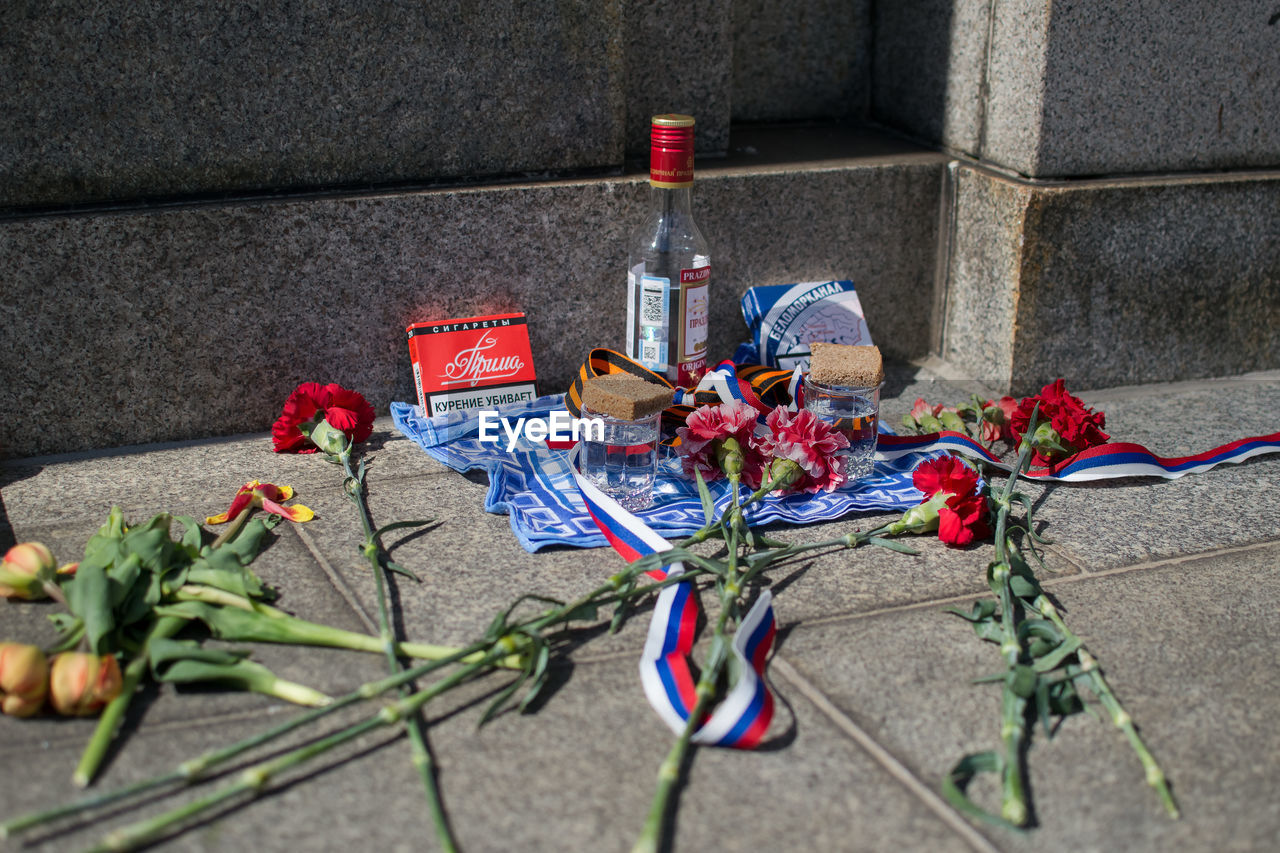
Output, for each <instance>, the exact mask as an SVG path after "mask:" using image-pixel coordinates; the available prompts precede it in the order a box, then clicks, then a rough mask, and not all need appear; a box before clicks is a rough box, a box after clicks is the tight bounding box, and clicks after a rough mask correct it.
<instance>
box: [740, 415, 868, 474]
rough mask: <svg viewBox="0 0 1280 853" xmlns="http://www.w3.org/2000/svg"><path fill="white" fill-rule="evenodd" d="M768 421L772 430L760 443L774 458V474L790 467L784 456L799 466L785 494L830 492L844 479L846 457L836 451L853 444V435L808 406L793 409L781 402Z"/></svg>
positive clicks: (763, 449) (758, 444)
mask: <svg viewBox="0 0 1280 853" xmlns="http://www.w3.org/2000/svg"><path fill="white" fill-rule="evenodd" d="M765 423H766V424H768V426H769V434H768V435H767V436H765V437H763V438H761V439H759V440H758V441H757V446H758V447H759V450H760V452H761V453H762V454H763V455H764V456H765V458H766V459H770V460H772V461H771V462H770V463H769V465H770V471H771V473H772V475H773V476H774V477H777V476H778V475H779V474H780V473H781V470H780V469H782V468H785V467H786V466H781V465H778V462H779V461H780V460H785V461H790V462H794V463H795V464H796V465H797V466H798V467H799V475H798V476H797V478H796V479H795V480H794V481H793V482H791V483H789V484H788V485H786V486H785V487H783V488H782V489H780V491H781V492H782V493H783V494H793V493H795V492H810V493H812V492H818V491H826V492H830V491H832V490H833V489H837V488H839V487H840V484H842V483H843V482H844V480H845V473H844V465H845V460H844V457H843V456H838V455H836V454H838V453H839V452H840V451H841V450H844V449H845V448H846V447H848V446H849V439H847V438H845V437H844V436H843V435H842V434H840V433H839V432H836V431H835V430H834V429H833V428H832V427H831V425H830V424H828V423H827V422H825V421H823V420H821V419H820V418H818V417H817V416H816V415H814V414H813V412H810V411H809V410H808V409H801V410H799V411H797V412H789V411H787V410H786V409H785V408H783V407H781V406H779V407H778V408H776V409H774V410H773V411H772V412H770V413H769V417H768V418H766V420H765Z"/></svg>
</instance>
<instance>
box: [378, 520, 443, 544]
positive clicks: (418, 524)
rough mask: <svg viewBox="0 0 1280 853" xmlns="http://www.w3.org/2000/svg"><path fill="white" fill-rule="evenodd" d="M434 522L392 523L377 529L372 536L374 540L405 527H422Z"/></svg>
mask: <svg viewBox="0 0 1280 853" xmlns="http://www.w3.org/2000/svg"><path fill="white" fill-rule="evenodd" d="M433 521H435V519H434V518H423V519H420V520H417V521H393V522H391V523H390V524H387V525H384V526H382V527H379V528H378V530H377V532H376V533H374V534H373V538H374V540H377V539H379V538H381V537H382V535H383V534H384V533H390V532H391V531H392V530H401V529H403V528H405V527H423V526H424V525H427V524H430V523H431V522H433Z"/></svg>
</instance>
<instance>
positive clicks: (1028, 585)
mask: <svg viewBox="0 0 1280 853" xmlns="http://www.w3.org/2000/svg"><path fill="white" fill-rule="evenodd" d="M1009 591H1010V592H1012V593H1013V594H1014V595H1016V596H1017V597H1018V598H1028V599H1030V598H1035V597H1036V596H1037V595H1039V594H1040V584H1038V583H1036V581H1035V579H1034V578H1029V577H1027V576H1026V575H1021V574H1010V575H1009Z"/></svg>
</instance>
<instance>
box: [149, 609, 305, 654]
mask: <svg viewBox="0 0 1280 853" xmlns="http://www.w3.org/2000/svg"><path fill="white" fill-rule="evenodd" d="M155 612H156V614H157V615H159V616H176V617H179V618H181V619H191V620H197V621H200V622H203V623H204V624H205V627H207V628H208V629H209V632H210V633H211V634H213V636H215V637H217V638H218V639H221V640H231V641H233V642H261V643H309V644H312V643H314V642H315V638H314V637H313V636H312V635H313V634H314V633H315V631H314V629H315V628H317V627H323V626H316V625H315V623H311V622H307V621H306V620H302V619H295V618H294V617H292V616H284V617H277V616H268V615H266V614H264V613H257V612H252V611H249V610H241V609H239V608H237V607H217V606H214V605H212V604H206V603H205V602H203V601H182V602H178V603H177V604H165V605H160V606H158V607H156V608H155ZM319 638H320V639H323V635H322V634H321V635H320V637H319Z"/></svg>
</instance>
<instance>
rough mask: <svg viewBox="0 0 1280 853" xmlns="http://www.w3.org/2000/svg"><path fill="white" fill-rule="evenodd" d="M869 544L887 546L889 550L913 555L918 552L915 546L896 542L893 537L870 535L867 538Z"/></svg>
mask: <svg viewBox="0 0 1280 853" xmlns="http://www.w3.org/2000/svg"><path fill="white" fill-rule="evenodd" d="M867 543H868V544H870V545H879V546H880V547H881V548H888V549H889V550H890V551H897V552H898V553H899V554H910V555H912V556H913V557H914V556H918V555H919V554H920V552H919V551H917V550H916V549H915V548H912V547H911V546H910V545H907V544H906V543H904V542H898V541H897V540H895V539H885V538H883V537H881V536H872V537H870V538H869V539H867Z"/></svg>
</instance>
